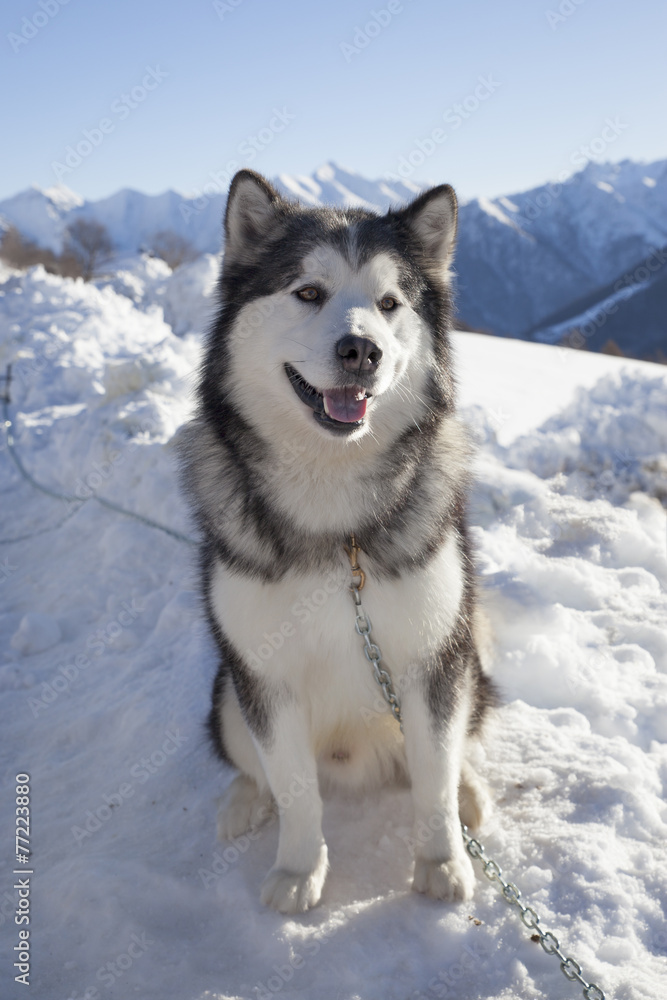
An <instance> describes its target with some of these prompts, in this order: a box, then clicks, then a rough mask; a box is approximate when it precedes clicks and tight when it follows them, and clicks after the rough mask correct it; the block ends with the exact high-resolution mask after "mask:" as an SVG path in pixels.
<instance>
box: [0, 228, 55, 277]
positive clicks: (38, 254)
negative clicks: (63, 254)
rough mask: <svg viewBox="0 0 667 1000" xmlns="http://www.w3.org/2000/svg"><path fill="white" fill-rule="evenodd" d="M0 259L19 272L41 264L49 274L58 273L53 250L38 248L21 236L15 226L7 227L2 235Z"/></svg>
mask: <svg viewBox="0 0 667 1000" xmlns="http://www.w3.org/2000/svg"><path fill="white" fill-rule="evenodd" d="M0 257H2V259H3V260H4V261H5V262H6V263H7V264H9V266H10V267H18V268H20V269H21V270H23V268H26V267H33V266H34V265H35V264H43V265H44V267H45V268H46V270H47V271H49V272H50V273H51V274H58V273H59V269H58V258H57V256H56V255H55V253H54V252H53V250H49V249H47V248H46V247H40V246H39V244H38V243H35V241H34V240H30V239H28V238H27V237H26V236H23V234H22V233H20V232H19V231H18V229H17V228H16V226H8V227H7V229H5V231H4V233H3V234H2V240H0Z"/></svg>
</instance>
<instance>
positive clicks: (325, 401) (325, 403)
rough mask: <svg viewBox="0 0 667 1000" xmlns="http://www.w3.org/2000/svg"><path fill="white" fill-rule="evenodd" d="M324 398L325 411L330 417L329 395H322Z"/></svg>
mask: <svg viewBox="0 0 667 1000" xmlns="http://www.w3.org/2000/svg"><path fill="white" fill-rule="evenodd" d="M322 399H323V400H324V412H325V413H326V415H327V416H328V417H330V416H331V414H330V413H329V407H328V406H327V397H326V396H322Z"/></svg>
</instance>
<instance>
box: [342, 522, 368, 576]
mask: <svg viewBox="0 0 667 1000" xmlns="http://www.w3.org/2000/svg"><path fill="white" fill-rule="evenodd" d="M345 551H346V552H347V554H348V556H349V557H350V566H351V567H352V588H351V589H354V590H363V589H364V584H365V582H366V574H365V573H364V571H363V569H362V568H361V566H360V565H359V563H358V561H357V557H358V555H359V553H360V552H361V546H360V545H357V540H356V538H355V537H354V535H350V544H349V545H346V546H345ZM355 577H358V579H359V583H356V582H355V579H354V578H355Z"/></svg>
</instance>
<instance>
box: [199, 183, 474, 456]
mask: <svg viewBox="0 0 667 1000" xmlns="http://www.w3.org/2000/svg"><path fill="white" fill-rule="evenodd" d="M456 214H457V206H456V198H455V195H454V192H453V190H452V188H451V187H449V186H448V185H441V186H440V187H436V188H433V189H432V190H430V191H427V192H425V193H424V194H422V195H420V196H419V197H418V198H417V199H416V200H415V201H414V202H412V204H410V205H409V206H408V207H407V208H404V209H402V210H399V211H391V212H388V213H387V214H386V215H384V216H376V215H374V214H372V213H370V212H367V211H362V210H359V209H351V210H336V209H320V208H317V209H307V208H303V207H301V206H299V205H296V204H294V203H292V202H290V201H287V200H286V199H284V198H282V197H281V196H280V195H279V194H278V192H277V191H275V189H274V188H273V187H271V185H270V184H269V183H268V182H267V181H266V180H265V179H264V178H263V177H260V176H259V175H258V174H256V173H254V172H253V171H250V170H242V171H240V172H239V173H238V174H236V176H235V177H234V180H233V182H232V185H231V188H230V192H229V198H228V202H227V210H226V216H225V236H226V241H225V256H224V265H223V272H222V278H221V295H222V301H223V308H222V313H221V317H220V319H219V321H218V324H217V326H216V329H215V330H214V333H213V340H212V343H211V350H210V352H209V361H210V364H211V365H212V366H213V367H216V366H215V358H214V354H215V351H216V350H218V351H220V353H221V355H222V354H224V358H225V362H224V382H225V395H226V396H227V398H228V399H229V400H230V401H231V402H232V403H233V406H234V408H235V409H236V410H237V412H240V413H241V414H242V416H243V417H244V418H245V420H246V421H247V423H249V424H250V425H251V426H253V427H255V429H256V430H257V431H259V433H260V434H261V436H262V437H264V438H269V439H270V438H272V437H274V436H275V434H276V433H277V428H281V433H282V434H285V433H287V434H289V433H295V434H296V433H301V434H303V433H304V432H310V433H312V434H313V435H318V436H319V438H320V439H322V438H325V439H328V440H329V441H333V440H334V439H335V440H336V441H338V442H345V441H349V440H355V441H359V440H360V439H361V438H362V437H364V436H365V435H367V434H368V433H369V432H372V436H373V437H374V438H376V439H377V438H378V436H381V437H383V438H384V437H386V436H387V435H389V436H391V437H395V436H396V434H397V433H400V432H401V431H403V430H405V429H406V427H408V426H410V425H411V424H417V425H419V421H420V420H428V417H429V415H431V414H432V413H433V412H434V411H435V410H442V409H443V408H446V406H447V405H448V404H449V403H451V378H450V377H449V374H448V372H447V371H445V369H446V368H447V366H446V364H445V363H444V359H445V354H446V350H447V345H446V333H447V328H448V326H449V321H450V315H449V313H450V296H449V263H450V260H451V255H452V250H453V244H454V238H455V233H456ZM221 374H222V372H221Z"/></svg>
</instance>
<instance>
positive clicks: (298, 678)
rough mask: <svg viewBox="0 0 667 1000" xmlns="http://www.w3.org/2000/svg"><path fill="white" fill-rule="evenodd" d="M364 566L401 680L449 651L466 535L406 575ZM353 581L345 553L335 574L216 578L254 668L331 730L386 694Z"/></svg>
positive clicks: (372, 607)
mask: <svg viewBox="0 0 667 1000" xmlns="http://www.w3.org/2000/svg"><path fill="white" fill-rule="evenodd" d="M360 564H361V565H362V566H364V568H365V569H366V571H367V575H366V585H365V587H364V590H363V591H362V598H363V603H364V608H365V610H366V612H367V613H368V615H369V617H370V619H371V623H372V636H373V640H374V641H376V642H377V643H378V645H379V646H380V647H381V649H382V653H383V665H386V667H387V669H389V670H390V672H391V674H392V677H393V679H394V683H399V682H400V680H401V678H403V677H405V676H406V675H407V676H408V677H409V676H410V672H411V670H414V669H415V668H416V667H417V665H418V664H419V663H422V664H423V663H424V662H425V661H426V660H427V659H428V657H429V655H430V654H433V653H435V652H436V651H437V650H438V649H439V648H440V647H441V646H442V643H443V641H444V639H445V638H446V636H447V634H448V633H449V631H450V630H451V628H452V626H453V624H454V621H455V619H456V615H457V612H458V610H459V605H460V601H461V596H462V591H463V568H462V563H461V556H460V553H459V550H458V546H457V541H456V537H455V535H454V533H453V532H452V533H450V535H449V536H448V538H447V540H446V542H445V543H444V544H443V546H442V547H441V548H440V550H439V552H438V553H437V554H436V555H435V556H434V557H433V558H432V559H431V560H430V562H429V563H428V565H427V566H425V567H423V568H421V569H419V570H415V571H413V572H411V573H405V574H403V575H402V576H401V577H400V578H398V579H392V580H387V579H383V580H381V581H378V580H376V579H374V577H373V576H372V572H369V571H371V570H372V567H371V566H370V564H369V560H368V559H364V554H363V553H362V554H361V556H360ZM350 580H351V576H350V565H349V562H348V560H347V557H346V554H345V552H344V551H341V560H340V566H339V567H337V569H336V571H335V572H332V573H331V574H330V575H329V576H318V575H315V574H300V573H298V572H292V573H290V574H288V575H286V576H285V577H284V578H283V579H282V580H281V581H280V582H278V583H261V582H258V581H254V580H252V579H249V578H248V577H245V576H242V575H240V574H238V573H234V572H231V571H230V570H229V569H227V568H226V567H225V566H223V565H222V564H221V563H218V564H217V566H216V568H215V570H214V573H213V576H212V581H211V597H212V603H213V608H214V613H215V615H216V617H217V620H218V622H219V624H220V627H221V628H222V630H223V632H224V633H225V635H226V636H227V637H228V639H229V640H230V641H231V642H232V644H233V645H234V647H235V648H236V650H237V651H238V652H239V653H240V654H241V655H242V657H243V660H244V662H245V664H246V666H247V667H248V668H249V669H250V670H251V672H253V673H255V674H257V675H259V676H261V677H263V678H265V679H266V680H268V681H269V683H270V684H271V686H273V685H275V686H276V688H278V689H279V688H281V687H284V686H287V688H288V689H289V690H291V691H293V692H295V693H298V696H299V697H300V698H304V697H305V699H306V700H307V701H308V702H309V703H310V707H311V711H312V712H313V713H314V714H316V715H317V716H326V717H327V718H326V722H327V723H328V726H327V728H328V727H329V726H331V725H336V724H337V722H338V721H339V720H340V721H342V720H344V719H345V718H347V717H348V715H350V714H351V713H358V712H359V709H360V706H362V705H364V704H366V705H368V704H373V703H374V702H375V701H376V700H377V696H378V690H379V689H378V688H377V686H376V684H375V681H374V680H373V674H372V669H371V665H370V663H369V662H368V660H367V659H366V657H365V656H364V653H363V640H362V638H361V637H360V636H359V635H358V634H357V632H356V630H355V627H354V621H355V612H354V602H353V600H352V596H351V593H350V590H349V584H350ZM324 721H325V720H324V718H322V722H324Z"/></svg>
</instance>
